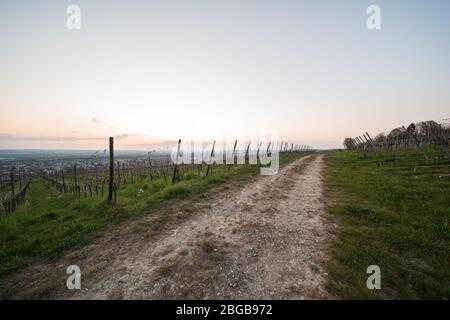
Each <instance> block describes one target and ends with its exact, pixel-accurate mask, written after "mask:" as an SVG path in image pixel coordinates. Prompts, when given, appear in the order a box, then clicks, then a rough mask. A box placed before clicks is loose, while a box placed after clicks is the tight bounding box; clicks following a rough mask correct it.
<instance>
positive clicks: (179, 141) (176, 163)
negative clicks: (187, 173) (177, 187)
mask: <svg viewBox="0 0 450 320" xmlns="http://www.w3.org/2000/svg"><path fill="white" fill-rule="evenodd" d="M180 146H181V139H179V140H178V149H177V157H176V160H175V165H174V167H173V176H172V183H175V179H176V177H177V168H178V156H179V155H180Z"/></svg>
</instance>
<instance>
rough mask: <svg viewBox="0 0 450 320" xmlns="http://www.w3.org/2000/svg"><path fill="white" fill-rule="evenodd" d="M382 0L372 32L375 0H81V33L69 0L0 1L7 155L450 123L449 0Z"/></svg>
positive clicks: (322, 140)
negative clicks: (113, 141)
mask: <svg viewBox="0 0 450 320" xmlns="http://www.w3.org/2000/svg"><path fill="white" fill-rule="evenodd" d="M24 3H26V5H25V4H24ZM378 3H379V5H380V7H381V8H382V12H383V16H382V17H383V27H382V29H381V30H379V31H375V32H372V31H369V30H367V28H366V25H365V24H366V18H367V14H366V8H367V6H368V5H370V4H371V2H370V1H357V0H350V1H342V2H339V1H329V2H327V5H325V6H324V3H323V2H322V3H320V5H319V4H316V3H315V2H314V1H281V2H275V1H245V2H239V3H238V2H235V1H150V2H144V1H127V2H115V1H114V2H110V1H108V2H106V1H95V2H93V1H76V4H77V5H78V6H79V7H80V8H81V17H82V20H81V21H82V27H81V30H75V31H73V30H72V31H71V30H68V29H67V28H66V19H67V14H66V8H67V6H68V5H69V4H71V2H68V1H58V2H54V1H39V2H37V1H24V2H20V5H19V2H17V1H2V2H1V3H0V41H1V43H2V45H1V51H0V104H1V117H0V149H9V148H35V149H39V148H55V149H103V148H105V147H106V145H107V137H109V136H115V137H118V139H117V145H118V148H121V149H135V150H141V149H143V150H147V149H150V148H152V147H155V146H156V147H157V146H163V145H166V144H170V143H171V142H173V141H176V140H178V139H179V138H182V139H191V138H192V137H196V138H198V139H199V140H202V141H207V140H212V139H219V138H221V137H223V136H224V135H233V134H234V135H237V134H238V133H240V132H245V131H246V130H249V128H256V129H277V130H279V133H280V139H281V140H285V141H297V142H298V143H304V144H309V145H312V146H314V147H318V148H336V147H341V146H342V141H343V139H344V138H345V137H346V136H355V135H357V134H359V133H360V132H365V131H368V132H370V133H371V134H374V135H376V134H377V133H378V132H381V131H386V130H389V129H392V128H394V127H398V126H401V125H405V124H407V123H408V122H416V121H422V120H431V119H432V120H439V119H443V118H446V117H448V116H449V110H450V109H449V103H450V90H448V85H449V83H450V61H449V59H448V57H449V56H450V43H449V41H448V30H450V20H449V19H448V13H449V12H450V3H449V2H446V1H442V2H441V3H440V4H441V5H440V9H438V7H437V6H436V7H432V6H429V7H428V6H427V5H426V2H424V1H422V2H420V1H395V2H392V1H378ZM443 7H445V8H447V9H448V10H442V8H443ZM324 8H326V9H324Z"/></svg>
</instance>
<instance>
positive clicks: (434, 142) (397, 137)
mask: <svg viewBox="0 0 450 320" xmlns="http://www.w3.org/2000/svg"><path fill="white" fill-rule="evenodd" d="M449 139H450V120H448V119H447V120H444V121H442V122H441V123H438V122H435V121H422V122H418V123H411V124H410V125H409V126H408V127H407V128H405V126H402V127H398V128H395V129H393V130H391V131H390V132H388V133H379V134H378V135H377V136H375V138H374V139H372V137H371V136H370V135H369V133H368V132H365V133H363V135H362V137H361V136H357V137H355V138H345V140H344V143H343V144H344V147H345V148H346V149H347V150H360V151H379V152H381V151H390V152H394V151H399V150H400V151H401V150H409V149H411V148H417V150H419V151H420V152H421V153H422V155H423V156H424V158H425V159H428V155H427V152H426V150H425V149H427V148H428V150H429V149H430V148H432V149H440V150H441V151H442V152H443V153H444V154H446V155H447V156H449V157H450V152H449V149H448V148H449Z"/></svg>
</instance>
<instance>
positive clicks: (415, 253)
mask: <svg viewBox="0 0 450 320" xmlns="http://www.w3.org/2000/svg"><path fill="white" fill-rule="evenodd" d="M427 153H428V155H429V156H430V157H431V160H425V159H424V157H423V156H422V154H420V153H418V152H417V151H412V150H410V151H408V152H395V153H378V152H373V153H363V152H339V151H336V152H330V153H328V154H327V156H326V157H325V161H326V168H325V172H324V174H325V196H326V198H328V199H331V200H330V202H329V203H328V205H327V209H328V211H329V212H330V213H331V214H332V215H333V216H334V217H336V219H338V222H339V224H340V229H339V231H338V234H337V238H336V240H335V243H334V251H333V256H334V259H332V261H331V262H330V265H329V266H328V269H329V274H330V278H331V280H330V281H329V284H328V287H329V289H330V291H331V292H332V293H334V294H335V295H336V296H338V297H341V298H347V299H448V298H449V297H450V161H449V159H448V158H447V157H446V156H445V155H442V154H440V153H439V152H437V151H436V152H435V151H432V150H428V151H427ZM370 265H378V266H379V267H380V268H381V290H369V289H367V286H366V281H367V278H368V277H369V274H367V273H366V270H367V267H368V266H370Z"/></svg>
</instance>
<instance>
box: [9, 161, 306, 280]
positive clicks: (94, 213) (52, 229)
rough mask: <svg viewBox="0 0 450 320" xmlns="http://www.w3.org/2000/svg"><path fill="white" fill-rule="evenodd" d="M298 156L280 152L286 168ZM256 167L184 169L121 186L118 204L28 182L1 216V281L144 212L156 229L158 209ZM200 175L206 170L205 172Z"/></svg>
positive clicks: (249, 174)
mask: <svg viewBox="0 0 450 320" xmlns="http://www.w3.org/2000/svg"><path fill="white" fill-rule="evenodd" d="M305 154H306V153H302V154H295V153H292V154H283V155H282V156H281V159H280V164H281V165H283V164H286V163H288V162H290V161H292V160H294V159H296V158H298V157H299V156H302V155H305ZM259 168H260V167H259V166H236V167H235V168H233V169H232V170H230V171H229V170H228V166H220V167H217V166H215V167H214V169H213V172H212V174H211V175H210V176H208V177H205V176H199V175H198V171H196V170H195V171H188V172H185V173H184V174H183V177H182V180H181V181H180V182H178V183H176V184H174V185H172V184H169V185H166V183H165V181H164V179H163V178H158V179H156V180H153V181H150V180H149V178H144V179H141V180H139V181H135V182H134V183H127V184H125V185H121V186H120V189H119V191H118V203H117V204H110V203H108V202H106V201H105V200H104V199H99V198H96V197H93V198H90V197H89V196H88V197H84V195H83V194H82V196H81V198H74V196H73V195H72V194H62V193H59V192H58V191H57V190H56V188H55V187H54V186H52V184H51V183H49V182H47V181H44V180H43V179H37V180H34V181H33V182H32V184H31V185H30V189H29V191H28V194H27V196H26V199H25V201H24V202H23V203H22V204H21V205H20V206H19V208H18V210H17V211H16V212H14V213H12V214H9V215H4V214H3V215H0V278H2V277H4V276H6V275H7V274H9V273H11V272H12V271H15V270H18V269H20V268H22V267H24V266H26V265H27V264H31V263H35V262H38V261H42V260H45V259H51V258H55V257H58V256H61V255H62V254H63V253H65V252H67V251H69V250H74V249H76V248H79V247H81V246H83V245H85V244H87V243H89V242H91V241H92V240H93V239H95V238H96V237H97V236H99V235H101V233H102V231H104V230H105V229H106V228H107V227H108V226H110V225H113V224H116V223H118V222H121V221H124V220H126V219H132V218H136V217H139V216H142V215H143V214H155V215H161V216H157V217H156V219H154V220H152V221H153V222H152V225H151V226H146V227H149V229H151V230H153V231H155V232H156V231H158V230H160V229H162V227H163V226H164V224H165V223H166V222H167V221H169V219H168V217H166V216H164V210H157V209H159V208H162V207H164V206H166V205H170V204H171V203H174V202H176V201H179V200H183V199H190V200H191V199H192V200H195V199H199V198H200V197H202V194H203V193H204V192H205V191H207V190H209V189H210V188H212V187H214V186H216V185H218V184H221V183H224V182H226V181H227V180H229V179H247V178H249V177H252V176H254V175H256V174H258V173H259ZM203 175H204V172H203Z"/></svg>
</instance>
